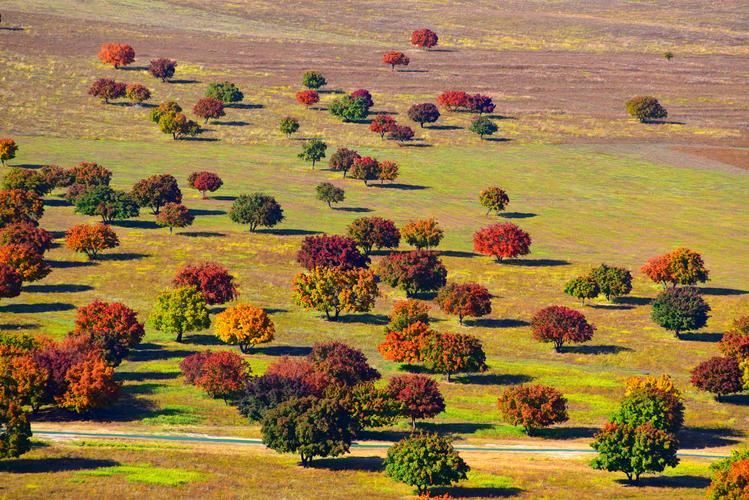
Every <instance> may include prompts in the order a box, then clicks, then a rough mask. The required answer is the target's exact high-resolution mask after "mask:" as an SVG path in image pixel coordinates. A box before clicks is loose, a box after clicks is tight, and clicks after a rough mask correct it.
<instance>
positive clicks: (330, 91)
mask: <svg viewBox="0 0 749 500" xmlns="http://www.w3.org/2000/svg"><path fill="white" fill-rule="evenodd" d="M317 93H318V94H345V93H346V92H345V91H343V90H341V89H317Z"/></svg>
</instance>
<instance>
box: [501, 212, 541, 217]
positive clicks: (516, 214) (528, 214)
mask: <svg viewBox="0 0 749 500" xmlns="http://www.w3.org/2000/svg"><path fill="white" fill-rule="evenodd" d="M500 216H501V217H504V218H505V219H530V218H531V217H537V214H534V213H532V212H503V213H501V214H500Z"/></svg>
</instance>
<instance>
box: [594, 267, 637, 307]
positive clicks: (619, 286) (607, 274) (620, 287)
mask: <svg viewBox="0 0 749 500" xmlns="http://www.w3.org/2000/svg"><path fill="white" fill-rule="evenodd" d="M590 276H591V277H592V278H593V279H594V280H595V281H596V283H597V284H598V288H599V289H600V290H601V293H602V294H603V295H604V296H605V297H606V300H608V301H611V299H615V298H616V297H621V296H622V295H627V294H629V292H631V291H632V273H630V272H629V271H628V270H627V269H624V268H623V267H613V266H607V265H606V264H601V265H600V266H598V267H597V268H595V269H593V270H592V271H591V273H590Z"/></svg>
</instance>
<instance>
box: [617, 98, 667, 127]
mask: <svg viewBox="0 0 749 500" xmlns="http://www.w3.org/2000/svg"><path fill="white" fill-rule="evenodd" d="M626 107H627V113H629V114H630V116H633V117H634V118H637V119H638V120H640V122H641V123H647V122H649V121H652V120H658V119H661V118H667V117H668V111H666V108H664V107H663V106H661V103H659V102H658V99H656V98H655V97H652V96H637V97H633V98H632V99H630V100H628V101H627V102H626Z"/></svg>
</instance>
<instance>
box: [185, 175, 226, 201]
mask: <svg viewBox="0 0 749 500" xmlns="http://www.w3.org/2000/svg"><path fill="white" fill-rule="evenodd" d="M187 182H189V183H190V186H191V187H193V188H195V189H197V190H198V191H200V194H202V195H203V198H204V199H205V193H206V192H209V191H210V192H211V193H213V192H215V191H218V189H219V188H220V187H221V186H223V185H224V181H222V180H221V177H219V176H218V174H214V173H213V172H206V171H202V172H193V173H192V174H190V177H188V178H187Z"/></svg>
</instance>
